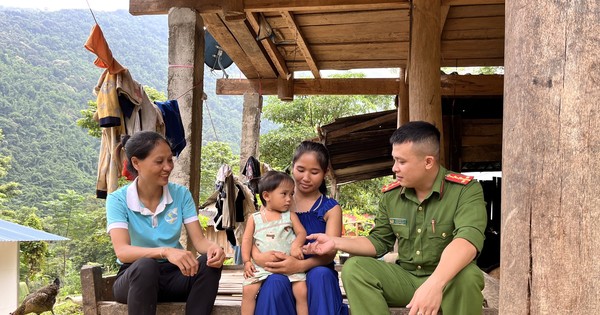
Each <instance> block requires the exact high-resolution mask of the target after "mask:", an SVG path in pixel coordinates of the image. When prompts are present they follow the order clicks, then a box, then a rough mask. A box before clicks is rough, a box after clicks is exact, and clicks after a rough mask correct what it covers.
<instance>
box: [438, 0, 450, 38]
mask: <svg viewBox="0 0 600 315" xmlns="http://www.w3.org/2000/svg"><path fill="white" fill-rule="evenodd" d="M440 9H441V13H440V34H442V33H443V32H444V25H446V19H447V18H448V11H450V6H449V5H447V4H442V6H441V8H440Z"/></svg>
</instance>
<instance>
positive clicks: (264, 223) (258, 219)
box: [242, 171, 308, 315]
mask: <svg viewBox="0 0 600 315" xmlns="http://www.w3.org/2000/svg"><path fill="white" fill-rule="evenodd" d="M258 194H259V197H260V200H261V201H262V206H261V208H260V211H259V212H256V213H254V214H252V216H250V217H249V218H248V221H247V222H246V230H245V231H244V237H243V239H242V260H243V261H244V277H245V278H246V279H245V280H244V287H243V291H242V293H243V297H242V315H251V314H254V308H255V306H256V300H255V299H256V295H257V294H258V291H259V289H260V286H261V283H262V281H263V280H265V279H266V278H267V277H268V276H269V275H270V274H271V273H270V272H268V271H266V270H264V269H263V268H261V267H259V266H258V265H256V264H254V263H253V262H252V260H251V253H252V246H253V244H254V243H256V247H257V248H258V250H260V251H261V252H265V251H272V250H275V251H280V252H284V253H286V254H288V255H291V256H294V257H296V258H297V259H303V258H304V256H303V255H302V246H303V245H304V242H305V240H306V230H305V229H304V227H303V226H302V224H301V223H300V220H299V219H298V216H297V215H296V213H294V212H291V211H289V208H290V205H291V204H292V196H293V195H294V180H293V179H292V177H290V176H289V175H287V174H285V173H283V172H277V171H269V172H267V173H266V174H265V175H264V176H263V177H262V178H261V180H260V182H259V183H258ZM288 279H289V280H290V282H292V292H293V293H294V297H295V299H296V312H297V314H299V315H301V314H308V303H307V289H306V282H305V280H306V275H305V274H304V273H296V274H292V275H288Z"/></svg>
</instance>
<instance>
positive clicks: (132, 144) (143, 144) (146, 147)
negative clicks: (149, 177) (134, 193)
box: [121, 131, 171, 176]
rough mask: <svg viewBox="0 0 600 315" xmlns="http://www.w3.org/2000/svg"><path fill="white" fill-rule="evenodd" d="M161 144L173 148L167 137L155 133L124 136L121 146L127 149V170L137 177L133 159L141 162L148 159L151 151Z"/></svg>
mask: <svg viewBox="0 0 600 315" xmlns="http://www.w3.org/2000/svg"><path fill="white" fill-rule="evenodd" d="M161 142H164V143H166V144H167V145H168V146H169V147H171V144H170V143H169V141H168V140H167V139H166V138H165V137H163V136H162V135H161V134H160V133H157V132H154V131H138V132H136V133H134V134H133V136H129V135H126V136H123V137H122V138H121V145H122V146H123V148H125V154H126V155H127V170H128V171H129V172H130V173H131V174H133V175H135V176H137V175H138V173H137V170H136V169H135V168H134V167H133V163H131V158H132V157H134V156H135V157H136V158H138V159H139V160H143V159H145V158H147V157H148V155H149V154H150V151H152V149H154V148H155V147H156V146H157V145H158V144H159V143H161Z"/></svg>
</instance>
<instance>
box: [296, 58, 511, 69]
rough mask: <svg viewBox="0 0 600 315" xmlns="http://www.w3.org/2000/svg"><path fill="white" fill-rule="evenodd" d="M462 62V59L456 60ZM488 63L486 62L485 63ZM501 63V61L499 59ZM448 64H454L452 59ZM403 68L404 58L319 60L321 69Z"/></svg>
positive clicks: (299, 64) (299, 66) (298, 66)
mask: <svg viewBox="0 0 600 315" xmlns="http://www.w3.org/2000/svg"><path fill="white" fill-rule="evenodd" d="M458 63H461V64H462V61H458ZM489 63H492V64H489V65H496V63H498V61H494V62H492V61H490V62H489ZM486 65H488V64H486ZM499 65H502V61H499ZM287 66H288V68H289V69H290V71H309V69H308V66H307V65H306V62H304V61H302V62H300V61H288V62H287ZM449 66H454V60H453V61H452V63H451V64H450V65H449ZM400 67H402V68H404V67H406V59H386V60H331V61H329V60H324V61H319V68H320V69H321V70H350V69H373V68H400Z"/></svg>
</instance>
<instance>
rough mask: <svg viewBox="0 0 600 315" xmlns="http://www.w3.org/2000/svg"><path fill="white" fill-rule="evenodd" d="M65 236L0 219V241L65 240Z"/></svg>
mask: <svg viewBox="0 0 600 315" xmlns="http://www.w3.org/2000/svg"><path fill="white" fill-rule="evenodd" d="M67 240H69V239H68V238H66V237H62V236H59V235H54V234H52V233H47V232H44V231H40V230H36V229H33V228H30V227H27V226H23V225H20V224H16V223H12V222H8V221H4V220H0V242H28V241H67Z"/></svg>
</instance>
